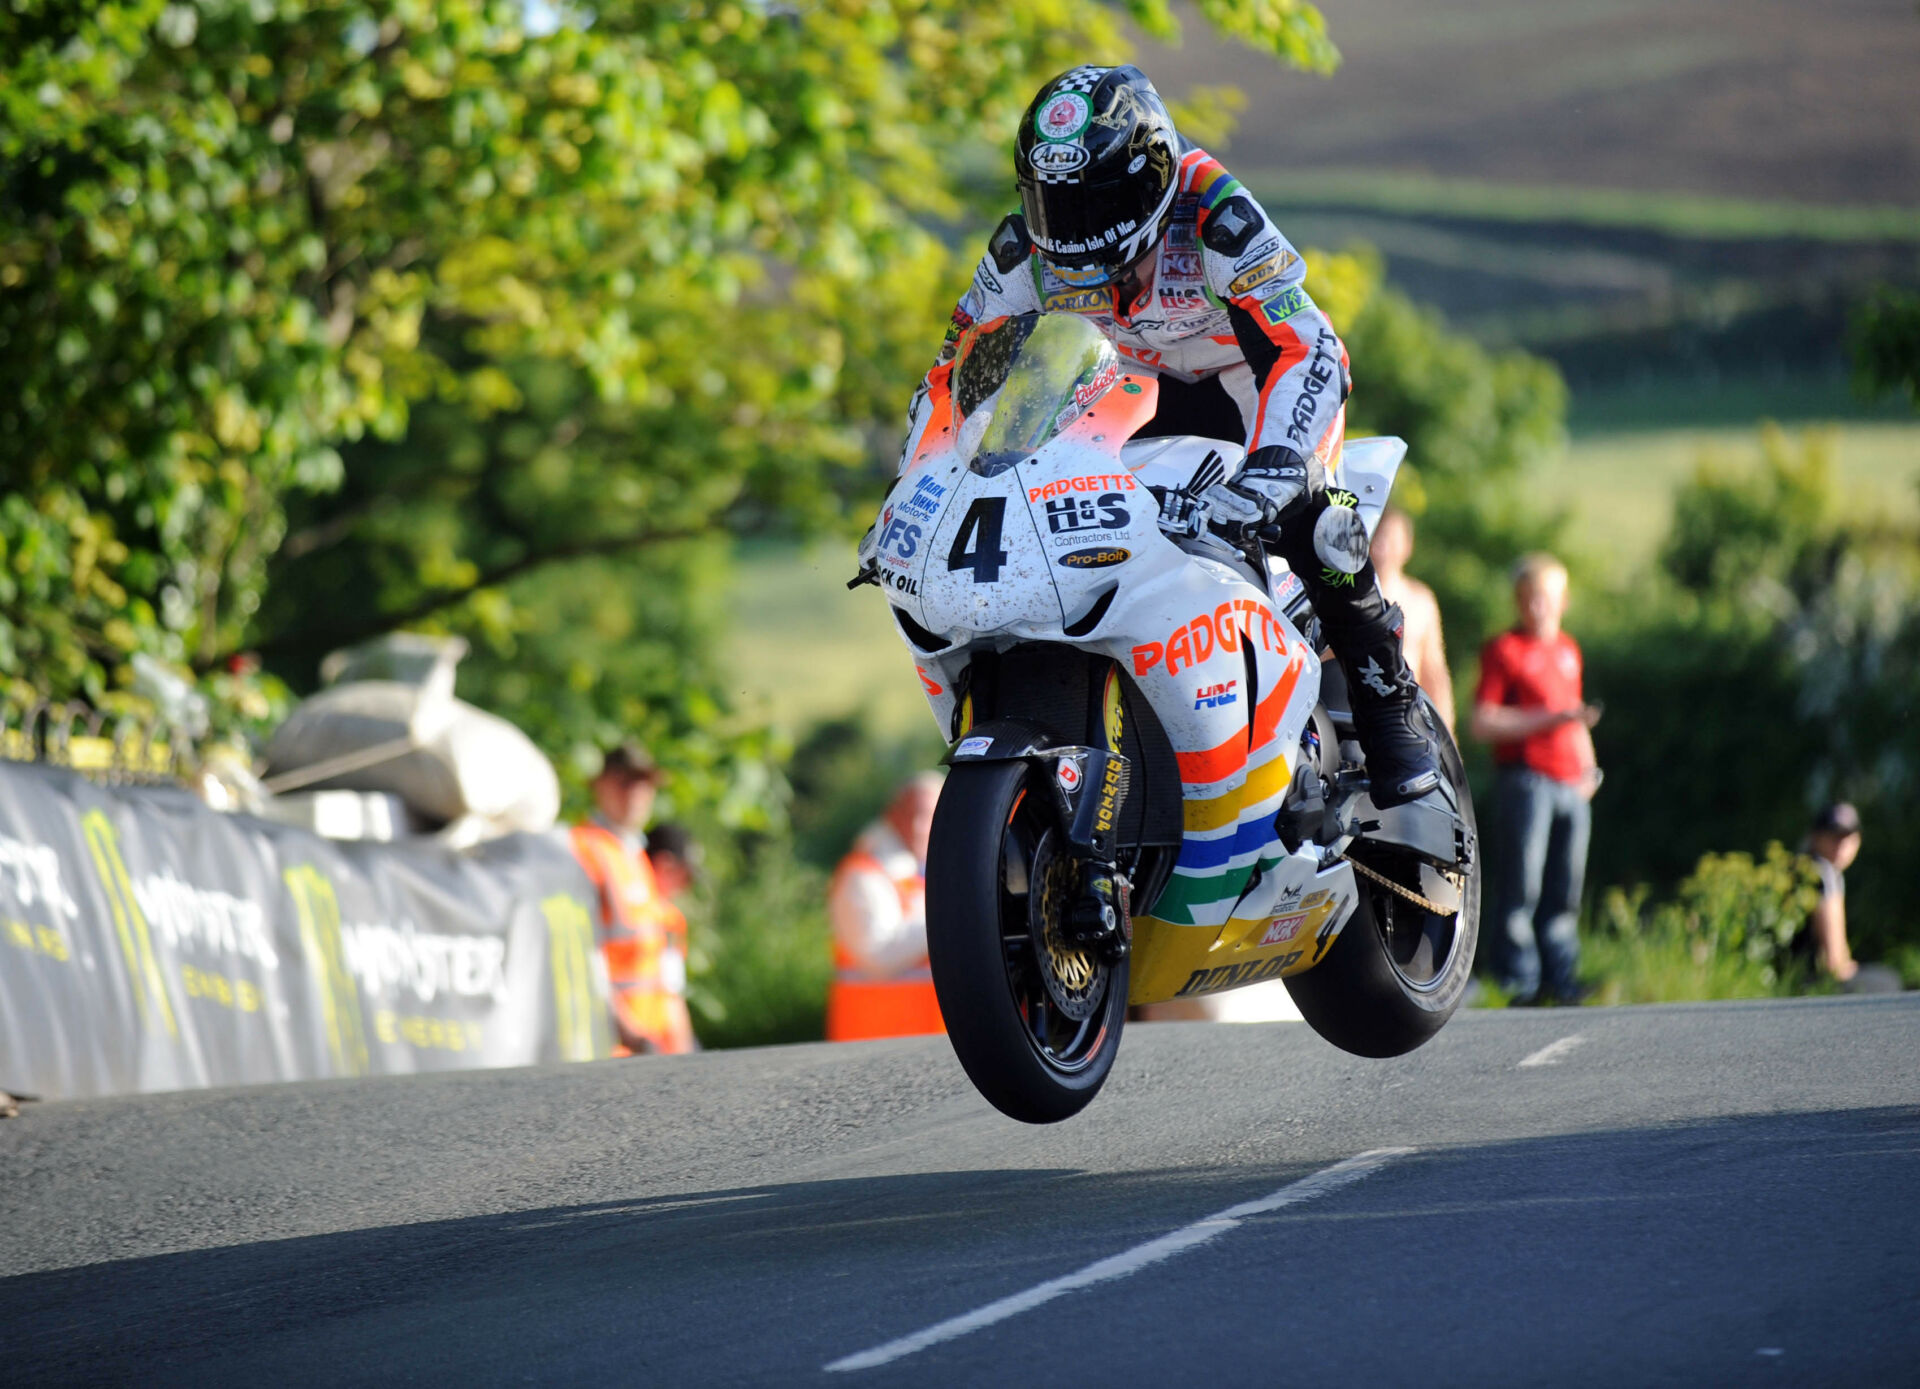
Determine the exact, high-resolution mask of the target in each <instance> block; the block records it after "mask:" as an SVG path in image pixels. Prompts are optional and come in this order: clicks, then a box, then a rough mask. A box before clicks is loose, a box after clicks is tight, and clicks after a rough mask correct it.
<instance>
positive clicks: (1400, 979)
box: [1287, 696, 1481, 1057]
mask: <svg viewBox="0 0 1920 1389" xmlns="http://www.w3.org/2000/svg"><path fill="white" fill-rule="evenodd" d="M1420 709H1421V712H1422V714H1423V715H1424V716H1425V718H1426V720H1427V725H1428V731H1429V732H1430V733H1431V734H1432V735H1433V740H1434V743H1435V745H1436V747H1437V748H1438V750H1439V753H1440V771H1441V775H1442V776H1444V777H1446V778H1447V780H1448V781H1449V782H1450V783H1451V784H1452V786H1453V789H1454V794H1455V795H1456V796H1457V797H1458V799H1459V802H1460V807H1461V811H1460V813H1461V817H1462V818H1463V819H1464V820H1465V821H1466V826H1467V830H1468V832H1469V833H1470V834H1471V835H1473V836H1474V837H1475V839H1476V841H1477V835H1478V832H1477V830H1476V829H1475V826H1474V819H1473V794H1472V792H1471V790H1470V789H1469V788H1468V786H1467V769H1466V766H1465V764H1464V763H1463V762H1462V761H1461V760H1460V750H1459V749H1458V748H1457V747H1455V746H1454V742H1453V739H1452V738H1451V737H1450V736H1449V735H1448V733H1447V729H1446V725H1445V724H1444V723H1442V722H1441V721H1440V717H1439V715H1438V714H1437V713H1436V712H1435V710H1434V708H1433V705H1432V703H1431V702H1430V701H1428V700H1427V699H1425V697H1424V696H1423V697H1422V700H1421V703H1420ZM1365 852H1366V850H1365V847H1364V841H1362V845H1361V853H1363V854H1364V853H1365ZM1370 866H1374V867H1383V865H1380V864H1373V865H1370ZM1405 867H1406V866H1405V865H1404V864H1403V865H1400V873H1399V874H1397V875H1396V874H1393V873H1391V872H1390V873H1389V876H1395V877H1396V880H1397V881H1404V880H1405V877H1404V874H1405ZM1480 878H1481V871H1480V855H1479V852H1478V848H1477V846H1476V849H1475V853H1474V857H1473V863H1472V865H1471V866H1470V867H1469V868H1468V869H1467V872H1466V876H1465V881H1464V882H1463V883H1462V885H1461V894H1460V910H1459V911H1458V912H1456V913H1453V914H1451V915H1449V916H1436V915H1435V914H1434V913H1431V912H1428V911H1425V910H1423V909H1422V908H1421V907H1419V906H1418V905H1416V904H1415V903H1413V902H1410V901H1408V900H1407V899H1406V898H1404V897H1401V896H1400V895H1399V894H1397V893H1395V892H1393V891H1392V890H1391V889H1389V888H1385V887H1382V886H1380V885H1379V884H1378V883H1375V882H1373V881H1372V880H1371V879H1369V878H1366V877H1364V876H1362V875H1361V874H1360V873H1358V872H1356V873H1355V874H1354V882H1355V884H1356V885H1357V886H1358V887H1359V889H1360V904H1359V906H1358V907H1356V908H1355V909H1354V914H1353V919H1352V920H1351V921H1349V922H1347V924H1346V926H1345V927H1343V928H1342V929H1341V932H1340V934H1339V935H1338V936H1337V937H1336V938H1335V939H1334V942H1333V945H1332V946H1331V947H1330V948H1329V949H1328V951H1327V957H1326V958H1325V959H1324V960H1322V961H1320V963H1319V964H1317V965H1315V966H1314V967H1313V968H1312V969H1310V970H1308V971H1307V972H1306V973H1304V974H1297V975H1292V976H1290V977H1289V978H1288V979H1287V992H1288V993H1290V994H1291V995H1292V996H1293V1001H1294V1002H1295V1003H1296V1004H1298V1005H1299V1008H1300V1015H1301V1016H1302V1017H1304V1018H1305V1019H1306V1020H1307V1022H1308V1023H1309V1024H1310V1025H1311V1026H1312V1028H1313V1030H1314V1031H1315V1032H1318V1033H1319V1034H1320V1035H1321V1036H1322V1037H1324V1038H1326V1039H1327V1040H1328V1041H1329V1042H1332V1043H1333V1044H1334V1045H1335V1046H1336V1047H1339V1048H1340V1049H1341V1050H1342V1051H1348V1052H1352V1053H1353V1054H1354V1055H1355V1056H1374V1057H1386V1056H1402V1055H1405V1054H1406V1053H1407V1052H1410V1051H1412V1050H1413V1049H1414V1048H1415V1047H1417V1046H1419V1045H1420V1044H1421V1043H1423V1042H1425V1041H1427V1040H1428V1039H1429V1038H1431V1037H1432V1036H1433V1035H1434V1034H1435V1033H1436V1032H1438V1031H1439V1030H1440V1029H1441V1028H1442V1027H1444V1026H1445V1025H1446V1022H1447V1019H1448V1018H1450V1017H1452V1016H1453V1014H1454V1010H1455V1009H1456V1008H1458V1007H1459V1006H1460V1000H1461V998H1462V997H1463V996H1464V995H1465V993H1466V988H1467V979H1468V976H1469V975H1470V974H1471V973H1472V970H1473V953H1474V947H1475V946H1476V945H1477V944H1478V943H1479V938H1480Z"/></svg>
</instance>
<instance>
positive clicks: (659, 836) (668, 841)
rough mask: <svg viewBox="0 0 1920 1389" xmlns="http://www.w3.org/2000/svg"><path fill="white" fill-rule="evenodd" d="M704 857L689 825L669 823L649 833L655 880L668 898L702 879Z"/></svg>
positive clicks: (650, 860)
mask: <svg viewBox="0 0 1920 1389" xmlns="http://www.w3.org/2000/svg"><path fill="white" fill-rule="evenodd" d="M704 857H705V855H703V854H702V853H701V851H700V845H699V843H698V842H697V841H696V840H695V839H694V837H693V835H692V834H690V833H689V832H688V831H687V827H686V826H685V825H679V824H674V823H672V822H668V823H667V824H664V825H655V826H654V827H653V828H652V829H651V830H649V831H648V832H647V862H648V863H649V864H651V865H652V867H653V881H654V883H655V884H656V885H657V886H658V887H659V889H660V895H661V897H662V899H664V900H671V899H672V898H675V897H678V896H679V895H680V894H681V893H683V892H686V891H687V890H688V889H690V888H691V887H692V886H693V885H694V884H695V883H696V882H698V881H699V880H700V863H701V860H702V859H703V858H704Z"/></svg>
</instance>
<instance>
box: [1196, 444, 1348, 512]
mask: <svg viewBox="0 0 1920 1389" xmlns="http://www.w3.org/2000/svg"><path fill="white" fill-rule="evenodd" d="M1326 487H1327V478H1326V472H1325V470H1323V469H1322V468H1321V466H1320V464H1319V461H1318V460H1317V459H1310V458H1303V457H1301V456H1300V454H1298V453H1296V452H1295V451H1294V450H1292V449H1290V448H1288V447H1287V446H1286V445H1284V444H1269V445H1267V446H1266V447H1265V448H1258V449H1255V450H1254V451H1253V452H1252V453H1250V454H1248V455H1247V460H1246V462H1244V463H1242V464H1241V465H1240V471H1239V472H1237V473H1235V474H1234V475H1233V476H1232V477H1230V478H1228V479H1227V480H1226V481H1225V482H1222V483H1219V484H1218V485H1216V486H1214V487H1212V488H1210V489H1209V490H1208V492H1207V494H1206V495H1207V502H1208V504H1209V506H1210V507H1211V508H1212V510H1213V515H1214V519H1215V520H1217V521H1221V522H1225V523H1228V524H1232V525H1240V526H1244V527H1246V528H1247V529H1249V530H1252V529H1255V528H1258V527H1261V526H1270V525H1272V524H1273V523H1275V522H1276V521H1278V520H1279V519H1280V518H1281V517H1282V516H1283V515H1285V514H1286V513H1287V512H1288V511H1289V510H1290V509H1292V508H1293V507H1294V506H1295V505H1296V504H1298V503H1299V502H1301V501H1302V500H1310V499H1311V498H1313V497H1314V496H1316V495H1318V494H1319V493H1321V492H1324V491H1325V490H1326Z"/></svg>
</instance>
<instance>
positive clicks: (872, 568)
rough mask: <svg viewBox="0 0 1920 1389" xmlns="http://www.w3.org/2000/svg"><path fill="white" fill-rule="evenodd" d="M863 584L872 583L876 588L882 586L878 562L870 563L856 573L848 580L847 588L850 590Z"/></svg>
mask: <svg viewBox="0 0 1920 1389" xmlns="http://www.w3.org/2000/svg"><path fill="white" fill-rule="evenodd" d="M862 584H872V585H873V586H874V587H875V588H878V587H879V586H880V566H879V565H878V564H868V565H867V566H866V567H865V568H863V569H861V571H860V572H859V573H858V574H855V575H854V576H853V577H852V578H851V579H848V580H847V588H848V589H849V590H851V589H856V588H858V587H860V585H862Z"/></svg>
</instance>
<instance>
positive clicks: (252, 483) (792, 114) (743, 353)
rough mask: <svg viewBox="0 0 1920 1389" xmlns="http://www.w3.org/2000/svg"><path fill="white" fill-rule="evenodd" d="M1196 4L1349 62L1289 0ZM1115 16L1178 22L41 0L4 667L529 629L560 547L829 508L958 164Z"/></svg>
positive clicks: (898, 337) (752, 8) (124, 665)
mask: <svg viewBox="0 0 1920 1389" xmlns="http://www.w3.org/2000/svg"><path fill="white" fill-rule="evenodd" d="M1201 10H1202V13H1203V14H1204V15H1206V16H1207V18H1208V19H1209V20H1210V21H1211V22H1213V23H1215V24H1216V25H1218V26H1219V27H1221V28H1222V29H1224V30H1226V31H1227V32H1229V33H1232V34H1234V35H1235V36H1237V37H1239V38H1241V39H1243V40H1245V41H1247V42H1249V43H1250V44H1252V45H1254V46H1255V47H1258V48H1261V49H1264V50H1265V51H1267V52H1270V53H1273V54H1275V55H1277V56H1280V57H1282V58H1285V59H1287V60H1289V61H1293V62H1296V63H1301V64H1305V65H1309V66H1318V67H1322V68H1324V67H1326V66H1328V65H1330V64H1331V62H1332V61H1333V56H1334V55H1333V53H1332V50H1331V48H1330V47H1329V46H1328V45H1327V42H1326V38H1325V34H1324V32H1323V30H1322V28H1321V25H1320V21H1319V17H1318V15H1317V14H1316V13H1315V12H1314V11H1313V10H1312V9H1310V8H1309V7H1307V6H1305V5H1303V4H1300V3H1298V0H1261V2H1260V3H1253V2H1252V0H1206V2H1205V3H1203V4H1202V6H1201ZM1123 16H1125V17H1130V18H1131V19H1133V20H1134V21H1135V22H1137V23H1139V24H1140V25H1141V26H1142V27H1143V28H1144V29H1146V30H1147V31H1148V32H1152V33H1156V34H1165V33H1168V32H1170V31H1171V30H1172V28H1173V20H1172V18H1171V15H1170V13H1169V11H1168V10H1167V8H1166V6H1165V4H1164V0H1127V3H1126V4H1125V5H1124V6H1121V7H1116V8H1106V7H1098V6H1082V5H1072V4H1068V3H1065V0H1042V3H1038V4H1033V5H1023V6H979V5H968V4H960V3H955V2H954V0H894V3H886V4H869V3H854V2H853V0H843V2H841V3H829V4H824V5H811V6H804V7H798V8H795V7H788V6H767V5H755V4H751V3H744V2H743V0H708V2H707V3H694V4H691V5H671V6H668V5H659V4H646V3H622V2H621V0H610V3H603V4H597V5H595V6H594V7H593V9H592V12H591V16H590V19H588V20H581V21H576V22H571V23H564V24H562V25H561V26H560V27H559V28H558V29H556V30H555V31H554V32H552V33H548V34H540V35H535V34H529V33H528V32H527V31H526V28H525V25H524V22H523V19H524V16H523V10H522V7H521V5H520V4H519V3H517V0H335V2H334V3H321V4H307V3H298V4H296V3H293V0H195V2H194V3H183V2H182V0H174V2H173V3H167V0H121V3H107V4H81V3H78V2H77V0H16V2H15V3H14V4H13V5H11V6H9V7H8V8H7V9H6V10H5V11H0V54H4V55H5V56H4V58H0V166H3V167H4V180H5V182H4V190H5V198H4V202H3V204H0V205H3V206H4V208H5V209H6V211H5V213H4V220H0V372H4V378H5V380H6V381H7V383H8V386H7V389H6V391H5V392H4V393H0V433H4V435H5V437H6V438H7V439H8V441H9V450H8V463H7V465H6V466H7V483H8V495H7V497H6V498H5V501H4V504H3V505H0V678H4V679H6V680H8V681H10V682H11V683H12V684H13V686H14V687H15V691H16V693H21V692H26V691H27V690H28V689H29V688H31V690H32V691H34V692H37V693H42V694H52V695H55V696H59V697H67V696H73V695H79V696H83V697H87V698H90V699H93V700H95V701H99V700H101V699H103V698H109V697H111V695H112V693H113V692H114V691H115V690H116V689H117V688H118V687H121V686H124V685H125V684H126V682H127V680H128V675H127V670H128V660H129V657H130V656H131V655H132V654H133V653H134V652H136V651H144V652H148V653H150V654H153V655H157V656H160V657H162V658H164V659H167V660H170V661H175V662H180V663H186V664H190V665H192V666H193V667H195V668H197V669H199V670H201V671H203V672H204V671H210V670H214V669H216V668H218V667H219V666H220V665H221V664H222V663H223V662H225V661H226V660H227V659H228V658H229V657H231V656H232V655H233V654H234V653H236V652H238V651H240V650H242V649H244V648H246V647H248V646H250V645H253V644H256V643H264V644H266V645H267V646H269V647H270V648H272V650H271V651H270V652H269V655H270V656H274V655H276V654H280V655H284V654H286V653H298V654H299V655H300V656H301V657H303V658H304V657H306V656H310V655H311V653H312V652H313V650H315V649H316V648H317V647H319V646H321V645H324V644H326V643H327V642H329V641H331V640H334V639H336V638H344V637H347V636H352V635H356V634H360V633H363V632H366V631H368V630H372V629H378V628H381V627H384V626H394V625H398V624H400V623H401V622H405V621H415V620H419V619H423V618H426V617H429V616H436V615H442V614H445V613H447V612H449V611H450V610H452V609H455V608H458V609H460V614H459V616H460V620H462V621H467V622H471V623H475V624H478V625H479V626H481V627H483V628H486V629H488V630H490V631H492V632H494V633H495V634H496V635H499V634H503V633H510V632H511V631H512V630H513V629H514V628H515V625H516V623H520V624H521V625H524V618H523V617H522V616H521V615H519V614H518V611H517V606H516V601H515V599H514V598H513V597H512V595H511V591H510V588H509V584H508V581H509V580H511V579H513V578H516V577H518V576H521V575H526V574H531V573H532V572H534V571H535V570H537V569H539V568H541V567H542V566H544V565H546V564H548V563H550V562H554V561H560V560H568V559H574V558H580V557H585V556H600V555H616V554H630V553H632V552H634V551H635V550H637V549H640V548H643V547H646V546H649V545H659V544H665V543H666V542H667V541H668V540H669V539H670V538H675V537H680V536H684V535H688V534H692V533H697V532H701V531H704V530H708V529H711V528H713V527H715V526H718V525H733V524H737V523H742V522H745V521H750V520H753V519H758V518H764V517H767V516H780V517H784V518H788V519H790V520H791V519H799V520H801V521H808V520H814V521H817V520H819V519H820V514H821V512H822V511H823V510H830V509H831V505H832V498H833V497H834V495H835V489H834V488H833V487H832V486H831V485H830V484H831V482H832V479H833V476H834V475H835V473H836V472H838V471H844V470H850V469H854V468H856V467H858V466H859V465H860V464H861V463H862V462H863V461H864V460H865V459H866V457H867V456H868V453H869V452H870V450H871V446H872V444H873V437H872V436H873V434H874V433H875V432H876V431H878V430H881V429H882V428H884V425H883V423H882V422H890V421H891V419H892V417H893V416H894V414H895V413H896V412H897V410H898V408H899V400H900V398H901V397H902V396H903V395H904V393H905V391H906V390H907V389H908V387H909V385H910V382H911V379H912V375H913V374H914V372H915V371H917V369H918V365H919V358H920V357H921V355H922V354H923V352H924V350H925V348H924V344H925V343H927V342H928V341H931V340H932V339H933V338H934V337H935V336H936V335H937V330H936V327H935V325H936V323H937V320H938V316H939V314H940V313H941V312H942V311H943V309H944V305H943V304H941V303H940V301H941V299H942V298H943V297H944V290H945V286H944V285H943V283H942V280H943V271H944V270H945V267H946V253H945V251H944V250H943V248H942V246H941V244H940V243H939V241H938V240H937V239H936V238H935V237H934V236H933V235H932V234H931V233H930V232H929V231H928V230H927V227H928V226H929V225H930V224H931V223H932V222H933V221H935V220H937V219H950V218H953V217H955V216H957V215H960V214H961V212H962V211H963V202H962V193H961V185H960V182H959V179H958V176H957V174H956V172H955V169H956V167H957V166H956V162H955V161H954V160H953V159H952V158H951V157H950V156H951V152H952V151H953V149H954V147H955V146H956V143H964V141H965V140H967V139H970V138H976V137H979V138H986V139H993V140H998V139H1001V138H1002V137H1004V136H1006V135H1007V134H1008V132H1009V130H1010V123H1011V120H1012V118H1013V116H1014V115H1015V114H1016V113H1017V111H1018V110H1019V109H1021V107H1022V105H1023V104H1024V102H1025V100H1026V99H1027V97H1028V95H1029V94H1030V93H1031V91H1032V89H1033V87H1034V86H1035V84H1036V83H1037V82H1038V80H1039V79H1040V78H1041V77H1043V76H1045V75H1046V74H1047V73H1048V72H1049V71H1053V70H1057V69H1059V68H1061V67H1063V66H1066V65H1068V64H1069V63H1071V62H1074V61H1083V60H1085V59H1088V58H1099V57H1102V56H1113V55H1117V54H1118V53H1119V52H1120V51H1121V50H1122V48H1123V40H1122V32H1121V28H1120V20H1121V18H1122V17H1123ZM418 424H424V425H425V426H426V427H425V428H424V429H420V430H416V429H415V426H416V425H418ZM440 446H443V447H444V448H445V449H446V450H447V451H446V452H445V453H443V454H435V453H434V452H431V451H430V450H431V449H433V448H435V447H440ZM316 498H331V499H332V500H331V501H323V502H316V501H315V499H316ZM823 499H824V500H823ZM290 506H291V507H292V508H293V509H294V511H295V513H296V514H295V517H294V524H295V527H296V528H295V530H294V531H293V532H292V537H293V544H291V545H286V542H287V541H288V536H289V532H288V525H289V520H288V512H289V507H290ZM283 545H284V546H285V549H283ZM329 551H334V552H336V553H337V554H338V555H339V556H341V558H340V559H339V560H337V561H336V562H335V563H334V565H333V567H332V568H331V569H329V568H328V567H327V565H326V563H325V561H324V559H323V557H324V556H325V555H326V554H327V553H328V552H329ZM302 562H304V563H306V564H307V566H308V569H307V570H306V571H305V572H306V573H307V574H308V575H309V576H310V578H311V580H312V582H311V583H310V584H308V585H306V586H305V587H302V586H301V585H300V584H299V583H298V582H297V581H296V579H295V578H294V577H293V570H294V568H295V567H297V566H298V565H299V564H301V563H302ZM282 568H284V570H285V572H287V573H288V575H289V580H288V581H289V583H290V585H292V587H293V588H295V589H298V590H299V591H298V592H289V593H287V594H286V595H283V596H282V598H281V600H280V601H279V602H278V605H277V606H275V599H274V598H273V596H272V595H270V594H269V591H268V590H269V579H270V577H273V576H276V575H277V574H279V573H280V572H281V570H282ZM343 576H345V577H343ZM263 603H264V604H266V605H267V607H266V609H265V616H263V607H262V605H263ZM283 668H284V667H283ZM295 674H296V678H298V674H299V673H298V672H297V671H296V672H295Z"/></svg>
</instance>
